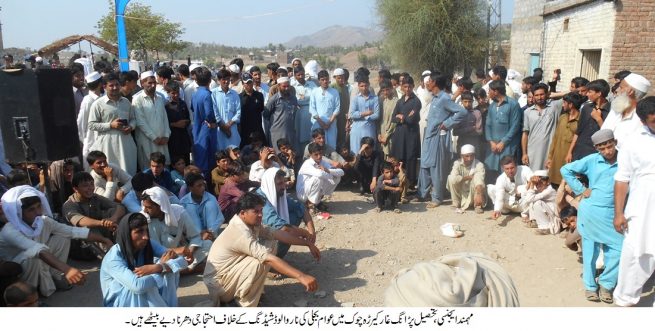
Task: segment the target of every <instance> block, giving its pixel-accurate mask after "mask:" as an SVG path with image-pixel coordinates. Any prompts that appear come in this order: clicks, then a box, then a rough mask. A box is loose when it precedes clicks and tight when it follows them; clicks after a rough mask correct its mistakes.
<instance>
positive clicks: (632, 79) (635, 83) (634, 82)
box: [624, 73, 650, 93]
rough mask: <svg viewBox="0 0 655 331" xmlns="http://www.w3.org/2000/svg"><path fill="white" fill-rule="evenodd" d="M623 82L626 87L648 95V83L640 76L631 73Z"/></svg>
mask: <svg viewBox="0 0 655 331" xmlns="http://www.w3.org/2000/svg"><path fill="white" fill-rule="evenodd" d="M624 80H625V82H626V83H628V85H630V86H631V87H632V88H634V89H635V90H638V91H640V92H643V93H648V90H649V89H650V82H649V81H648V79H646V78H645V77H644V76H642V75H639V74H635V73H631V74H629V75H628V76H626V77H625V78H624Z"/></svg>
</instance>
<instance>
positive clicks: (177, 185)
mask: <svg viewBox="0 0 655 331" xmlns="http://www.w3.org/2000/svg"><path fill="white" fill-rule="evenodd" d="M171 161H172V165H171V177H172V178H173V193H174V194H179V193H180V189H181V188H182V186H184V184H185V182H184V168H185V167H186V166H187V163H186V159H185V157H184V156H181V155H178V156H173V158H172V159H171Z"/></svg>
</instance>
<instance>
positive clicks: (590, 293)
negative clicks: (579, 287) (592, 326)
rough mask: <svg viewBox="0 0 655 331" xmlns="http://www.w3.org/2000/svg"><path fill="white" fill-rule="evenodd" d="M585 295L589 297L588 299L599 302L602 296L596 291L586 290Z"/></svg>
mask: <svg viewBox="0 0 655 331" xmlns="http://www.w3.org/2000/svg"><path fill="white" fill-rule="evenodd" d="M584 295H585V297H586V298H587V301H593V302H599V301H600V298H599V297H598V293H597V292H596V291H589V290H587V291H584Z"/></svg>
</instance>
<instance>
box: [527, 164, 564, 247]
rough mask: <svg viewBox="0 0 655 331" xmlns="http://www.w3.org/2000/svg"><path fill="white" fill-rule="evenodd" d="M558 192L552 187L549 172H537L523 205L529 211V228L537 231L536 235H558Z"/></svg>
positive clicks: (529, 184)
mask: <svg viewBox="0 0 655 331" xmlns="http://www.w3.org/2000/svg"><path fill="white" fill-rule="evenodd" d="M556 197H557V191H555V189H554V188H553V187H552V186H551V185H550V180H549V178H548V170H537V171H535V172H534V174H533V176H532V178H530V181H529V182H528V183H527V185H526V192H525V194H524V195H523V200H522V201H521V203H523V204H524V205H525V209H527V211H528V216H529V217H530V222H529V223H527V225H526V226H527V227H530V228H534V227H536V228H537V229H536V230H535V234H538V235H545V234H556V233H558V232H559V230H560V221H559V216H558V211H557V203H556Z"/></svg>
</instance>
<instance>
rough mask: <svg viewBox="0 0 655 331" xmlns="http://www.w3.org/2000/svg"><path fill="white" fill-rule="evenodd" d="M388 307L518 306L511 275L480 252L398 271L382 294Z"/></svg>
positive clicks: (446, 258)
mask: <svg viewBox="0 0 655 331" xmlns="http://www.w3.org/2000/svg"><path fill="white" fill-rule="evenodd" d="M384 305H385V306H387V307H518V306H519V296H518V292H517V291H516V287H515V286H514V281H513V280H512V277H510V275H509V274H508V273H507V271H505V269H503V267H501V266H500V265H499V264H498V263H497V262H496V261H494V260H492V259H491V258H489V257H486V256H484V255H482V254H481V253H455V254H450V255H445V256H442V257H440V258H438V259H437V260H435V261H429V262H419V263H417V264H415V265H414V266H413V267H411V268H409V269H402V270H400V271H399V272H398V273H397V274H396V275H395V276H394V277H393V279H392V280H391V285H389V288H387V290H386V291H385V293H384Z"/></svg>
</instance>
